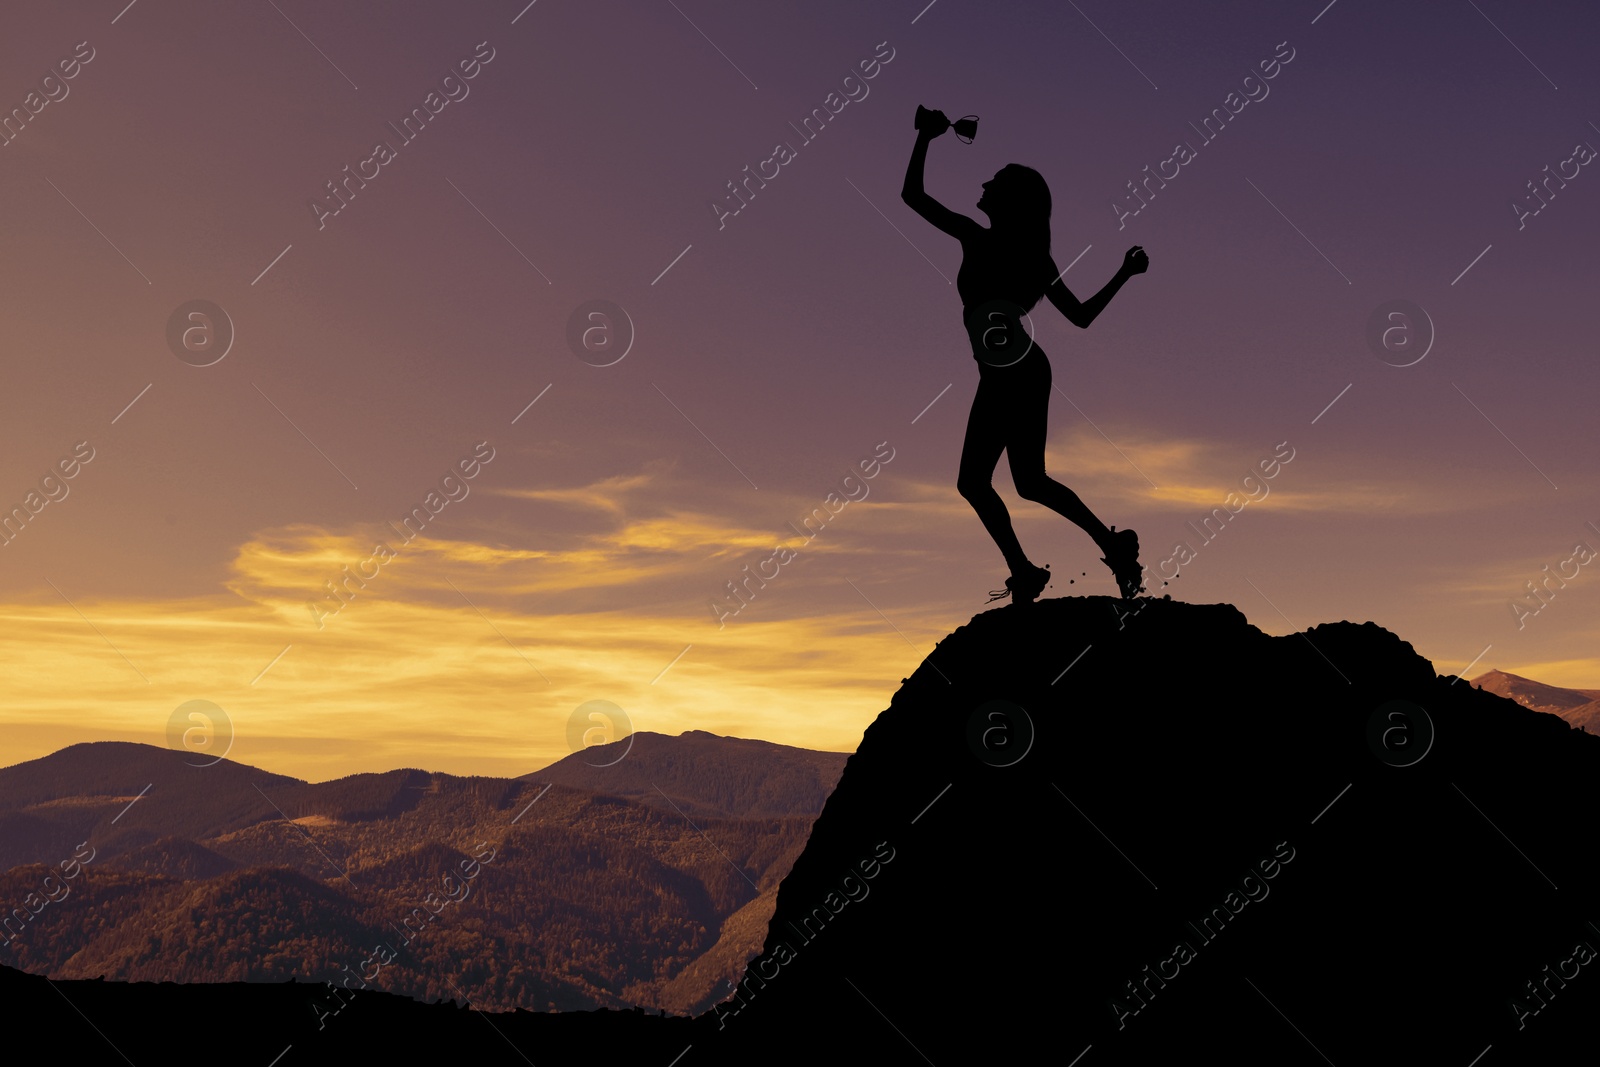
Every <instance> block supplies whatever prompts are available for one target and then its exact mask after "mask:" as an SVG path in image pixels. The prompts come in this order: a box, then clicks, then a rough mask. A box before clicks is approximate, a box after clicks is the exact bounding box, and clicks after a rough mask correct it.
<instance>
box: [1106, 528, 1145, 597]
mask: <svg viewBox="0 0 1600 1067" xmlns="http://www.w3.org/2000/svg"><path fill="white" fill-rule="evenodd" d="M1111 535H1112V538H1113V547H1112V549H1111V551H1110V552H1109V553H1108V554H1107V555H1105V556H1103V557H1102V558H1101V560H1100V562H1101V563H1104V564H1105V565H1106V566H1107V567H1110V568H1111V574H1112V576H1113V577H1114V578H1116V580H1117V590H1118V591H1119V592H1120V593H1121V594H1122V597H1123V599H1124V600H1132V599H1133V598H1134V597H1136V596H1138V595H1139V594H1140V593H1142V592H1144V568H1143V567H1141V566H1139V535H1138V534H1136V533H1134V532H1133V531H1132V530H1118V529H1117V528H1116V527H1115V526H1113V527H1111Z"/></svg>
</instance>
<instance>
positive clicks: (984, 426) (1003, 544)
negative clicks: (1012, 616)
mask: <svg viewBox="0 0 1600 1067" xmlns="http://www.w3.org/2000/svg"><path fill="white" fill-rule="evenodd" d="M979 369H980V377H979V379H978V392H977V394H976V395H975V396H974V397H973V398H972V411H971V413H970V414H969V415H968V416H967V436H966V439H965V440H964V441H962V444H961V471H960V473H959V474H958V475H957V476H956V491H957V492H959V493H960V494H961V495H962V496H963V497H965V498H966V500H967V503H969V504H971V505H972V510H974V511H976V512H977V513H978V518H979V519H981V520H982V521H983V526H984V529H986V530H988V531H989V536H990V537H992V538H994V543H995V544H996V545H998V546H1000V552H1001V554H1002V555H1004V556H1005V558H1006V564H1007V566H1009V567H1010V568H1011V573H1012V574H1021V573H1023V571H1024V570H1025V569H1026V568H1027V567H1028V566H1029V564H1028V557H1027V556H1026V555H1024V554H1023V551H1022V545H1021V544H1020V543H1019V542H1018V541H1017V534H1016V531H1015V530H1013V529H1012V528H1011V515H1010V513H1009V512H1007V511H1006V505H1005V501H1003V500H1001V499H1000V494H999V493H997V492H995V491H994V484H993V478H994V469H995V466H996V465H997V464H998V463H999V462H1000V453H1001V452H1002V451H1003V450H1004V449H1005V447H1006V438H1007V425H1008V424H1009V423H1010V421H1011V419H1012V417H1013V416H1012V412H1011V409H1012V407H1013V406H1014V404H1015V403H1016V397H1015V396H1014V394H1015V392H1016V390H1015V389H1014V388H1008V385H1009V383H1011V382H1014V381H1015V380H1016V379H1015V377H1014V376H1013V377H1011V378H1006V377H1003V375H1005V374H1006V373H1007V372H1008V371H1011V370H1013V369H1014V368H1011V367H994V368H989V367H981V366H980V368H979Z"/></svg>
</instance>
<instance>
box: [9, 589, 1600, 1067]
mask: <svg viewBox="0 0 1600 1067" xmlns="http://www.w3.org/2000/svg"><path fill="white" fill-rule="evenodd" d="M1142 603H1143V604H1144V606H1143V607H1142V608H1141V609H1139V610H1138V611H1137V612H1135V613H1129V610H1128V606H1127V605H1125V604H1122V603H1121V602H1117V601H1112V600H1110V599H1107V598H1099V597H1088V598H1064V599H1056V600H1047V601H1043V602H1041V603H1039V604H1036V605H1032V606H1029V607H1026V608H1018V607H1014V606H1013V607H1005V608H1001V609H997V610H994V611H990V612H988V613H985V614H983V615H980V616H978V617H977V618H975V619H974V620H973V621H972V622H971V623H970V624H968V625H966V626H963V627H961V628H960V629H958V630H957V631H956V632H955V633H954V634H952V635H951V636H950V637H948V638H946V639H945V640H944V641H943V642H941V643H940V644H939V645H938V646H937V647H936V648H935V649H934V651H933V653H932V654H931V655H930V656H929V657H928V659H927V660H926V661H925V662H924V663H923V664H922V665H921V666H920V667H919V668H918V670H917V671H916V672H915V673H914V674H913V675H912V677H911V678H910V679H908V680H907V681H906V682H905V684H904V685H903V686H902V687H901V689H900V690H899V692H897V693H896V694H895V696H894V698H893V701H892V703H891V705H890V707H889V708H888V710H886V711H885V712H884V713H883V714H882V715H880V716H879V718H878V719H877V721H876V722H875V723H874V724H873V725H872V726H871V727H870V728H869V729H868V730H867V732H866V734H865V736H864V738H863V741H862V744H861V746H860V748H859V749H858V750H857V752H856V753H854V754H853V755H852V756H851V757H850V758H849V761H848V763H847V764H846V766H845V769H844V773H843V775H842V777H841V778H840V780H839V784H838V786H837V788H836V789H835V790H834V792H833V793H832V795H831V796H830V797H829V799H828V801H827V805H826V807H825V808H824V810H823V813H822V815H821V816H820V817H819V818H818V819H817V821H816V824H815V827H814V829H813V832H812V834H811V837H810V840H809V841H808V843H807V845H806V848H805V851H804V853H803V854H802V855H801V856H800V858H799V859H798V860H797V861H796V862H795V864H794V866H793V869H792V870H791V872H790V873H789V875H788V877H787V878H785V879H784V881H783V882H782V885H781V887H780V889H779V891H778V896H777V901H776V910H775V913H774V915H773V918H772V921H771V923H770V925H769V927H768V929H767V935H766V941H765V944H764V948H763V951H762V953H761V955H760V956H758V957H757V958H756V959H754V960H753V961H752V962H751V964H750V966H749V967H748V968H747V969H746V971H745V976H744V979H743V981H742V983H741V984H740V986H739V987H738V989H737V991H736V995H734V996H732V997H731V998H730V999H727V1000H725V1001H723V1002H722V1003H720V1004H719V1005H718V1006H717V1007H716V1008H715V1009H714V1010H713V1011H711V1012H708V1013H707V1014H705V1015H702V1016H700V1017H699V1018H697V1019H694V1020H687V1019H655V1018H646V1017H642V1016H640V1015H637V1014H634V1013H617V1012H609V1013H606V1012H602V1013H562V1014H556V1015H534V1014H528V1013H516V1014H495V1015H492V1016H488V1017H487V1018H490V1019H492V1022H493V1026H492V1028H491V1027H490V1026H486V1025H484V1021H485V1020H484V1019H483V1018H478V1019H475V1018H472V1015H473V1014H475V1013H473V1012H470V1011H466V1010H462V1009H460V1008H457V1007H453V1006H440V1005H419V1004H415V1003H412V1002H409V1001H403V1000H400V999H399V998H394V997H388V996H385V995H382V994H372V993H362V994H356V995H355V997H354V998H353V1000H352V1001H351V1003H350V1004H349V1008H348V1010H343V1009H341V1010H340V1011H339V1013H338V1014H337V1016H336V1017H334V1016H330V1017H328V1019H327V1021H326V1025H325V1027H321V1026H319V1025H317V1023H320V1022H322V1021H323V1020H322V1019H321V1018H320V1017H315V1016H314V1015H313V1013H312V1012H310V1011H307V1010H306V1009H305V1006H304V1004H303V1003H302V1002H304V1001H305V1000H306V999H307V998H308V996H309V995H310V994H309V993H308V992H304V991H303V990H305V988H306V987H294V986H283V985H278V986H211V987H155V986H147V985H132V986H118V985H117V984H115V983H94V982H61V983H57V986H58V989H57V990H56V991H55V992H56V993H63V994H64V995H65V996H70V998H71V1002H72V1007H70V1008H69V1006H68V1005H67V1004H66V1003H64V1002H63V997H62V996H56V995H55V993H53V992H51V991H49V990H45V989H44V988H43V979H34V978H32V977H31V976H16V975H14V974H0V995H5V996H6V997H7V998H8V1002H9V1003H11V1004H12V1005H13V1006H14V1007H15V1008H16V1010H17V1011H18V1012H19V1017H22V1016H25V1017H27V1018H30V1019H31V1020H33V1021H34V1023H35V1024H36V1025H37V1026H40V1027H50V1028H59V1030H58V1029H51V1030H50V1031H49V1032H62V1033H66V1032H69V1030H68V1027H76V1028H77V1029H76V1030H72V1031H70V1032H73V1033H77V1032H79V1031H83V1032H84V1040H82V1041H80V1042H78V1043H77V1046H76V1047H77V1048H79V1049H80V1050H83V1051H82V1054H83V1055H85V1056H88V1057H89V1058H87V1059H80V1060H79V1062H121V1060H120V1059H119V1058H118V1057H117V1056H114V1055H112V1054H111V1053H110V1050H109V1049H108V1048H105V1047H102V1046H101V1045H100V1043H99V1038H96V1037H95V1036H94V1035H93V1034H92V1033H89V1032H87V1031H84V1028H83V1027H82V1025H81V1019H79V1018H78V1017H77V1016H76V1014H75V1010H76V1009H81V1010H82V1011H83V1012H84V1013H85V1014H86V1015H88V1016H89V1017H90V1018H93V1019H94V1020H95V1021H96V1024H97V1026H98V1028H99V1029H100V1030H102V1031H103V1032H104V1034H105V1036H106V1037H107V1038H109V1039H111V1040H116V1041H118V1043H119V1046H120V1047H121V1048H122V1050H123V1051H125V1052H126V1053H127V1055H128V1056H129V1057H130V1058H131V1059H132V1060H133V1061H134V1062H145V1061H146V1060H148V1061H150V1062H166V1063H180V1062H214V1056H215V1050H216V1049H217V1048H218V1047H222V1044H221V1043H222V1042H223V1041H225V1040H227V1039H228V1037H229V1036H230V1035H237V1034H238V1033H244V1032H248V1033H251V1034H253V1035H257V1036H256V1037H255V1038H254V1039H253V1040H254V1041H255V1043H256V1044H257V1045H258V1046H259V1047H260V1048H261V1049H263V1050H265V1052H266V1055H264V1056H263V1057H262V1062H266V1061H267V1060H269V1059H270V1058H271V1056H272V1055H274V1054H276V1053H277V1051H278V1049H280V1048H282V1047H284V1046H285V1045H290V1044H292V1046H293V1053H292V1055H293V1056H294V1057H296V1058H297V1061H298V1062H346V1061H345V1060H343V1059H341V1058H340V1057H345V1056H348V1055H350V1054H353V1053H356V1052H359V1053H360V1054H362V1055H368V1056H370V1055H372V1054H375V1053H385V1054H387V1053H394V1054H397V1055H403V1056H407V1057H410V1058H408V1059H406V1060H405V1062H412V1060H414V1059H415V1058H416V1057H418V1056H419V1055H422V1054H427V1053H430V1052H435V1051H437V1052H444V1053H447V1054H450V1055H453V1056H456V1057H462V1056H468V1057H471V1056H477V1055H480V1054H481V1055H483V1056H484V1057H486V1058H490V1057H493V1059H492V1062H521V1060H520V1059H519V1058H517V1056H516V1055H515V1054H513V1052H512V1050H511V1049H506V1048H505V1047H504V1046H505V1044H507V1043H509V1044H511V1045H513V1046H514V1048H515V1049H516V1051H517V1052H519V1053H521V1054H522V1056H523V1057H524V1058H526V1059H528V1060H529V1061H530V1062H537V1063H539V1064H541V1067H542V1065H545V1064H566V1063H572V1064H578V1063H582V1064H592V1063H594V1062H596V1056H597V1055H598V1056H599V1057H600V1060H601V1061H602V1062H641V1063H643V1062H654V1063H662V1064H666V1063H675V1064H678V1065H679V1067H699V1065H702V1064H714V1063H716V1064H720V1063H780V1064H806V1065H811V1064H832V1063H874V1064H878V1063H884V1064H922V1063H933V1064H938V1065H939V1067H948V1065H951V1064H972V1063H980V1064H984V1065H986V1067H987V1065H989V1064H995V1065H998V1064H1010V1063H1017V1062H1036V1061H1046V1062H1053V1063H1060V1064H1080V1065H1081V1067H1097V1065H1100V1064H1109V1063H1117V1064H1147V1063H1150V1064H1155V1063H1159V1064H1169V1063H1190V1062H1212V1061H1215V1062H1248V1063H1268V1064H1273V1065H1274V1067H1277V1065H1294V1064H1317V1065H1325V1064H1328V1063H1332V1064H1336V1065H1338V1067H1346V1065H1353V1064H1361V1065H1370V1064H1391V1063H1392V1064H1407V1065H1411V1064H1418V1063H1440V1064H1460V1065H1463V1067H1465V1065H1469V1064H1472V1063H1474V1062H1475V1058H1476V1057H1480V1056H1482V1057H1483V1058H1482V1059H1481V1060H1476V1062H1479V1063H1481V1064H1482V1065H1483V1067H1493V1065H1495V1064H1509V1063H1518V1064H1522V1063H1551V1062H1565V1058H1564V1057H1563V1055H1562V1054H1563V1053H1565V1052H1566V1051H1567V1050H1569V1049H1573V1048H1592V1023H1593V1019H1594V1017H1595V1013H1594V1010H1595V1007H1596V1006H1597V1004H1600V974H1596V973H1594V972H1596V971H1600V960H1597V957H1596V949H1597V948H1600V926H1596V925H1594V922H1600V899H1597V895H1600V894H1597V889H1600V857H1597V854H1596V851H1595V849H1594V847H1593V844H1592V836H1591V835H1590V834H1588V833H1586V832H1585V831H1586V830H1587V829H1588V824H1589V818H1588V812H1589V810H1590V809H1591V807H1592V800H1591V796H1592V793H1593V791H1594V783H1595V782H1596V780H1597V777H1600V737H1594V736H1591V735H1589V734H1586V733H1584V732H1583V731H1581V730H1576V729H1573V728H1571V727H1570V726H1569V725H1568V724H1567V723H1565V722H1563V721H1562V720H1560V719H1559V718H1556V717H1553V716H1550V715H1544V714H1540V713H1537V712H1534V711H1532V710H1529V709H1527V708H1524V707H1521V706H1519V705H1517V704H1515V703H1513V702H1511V701H1508V700H1504V699H1502V698H1500V697H1498V696H1495V695H1492V694H1490V693H1486V692H1483V691H1482V690H1478V689H1474V688H1473V687H1472V686H1471V685H1469V684H1467V683H1465V682H1463V681H1461V680H1459V679H1455V678H1451V677H1444V678H1441V677H1439V676H1437V675H1436V674H1435V672H1434V670H1433V667H1432V665H1431V664H1429V663H1428V662H1427V661H1426V660H1423V659H1422V658H1421V657H1419V656H1417V655H1416V653H1415V652H1414V651H1413V650H1412V649H1411V647H1410V646H1409V645H1407V644H1405V643H1404V642H1403V641H1401V640H1400V639H1399V638H1398V637H1396V636H1394V635H1393V634H1390V633H1388V632H1387V631H1384V630H1382V629H1380V628H1378V627H1376V626H1374V625H1372V624H1370V623H1369V624H1363V625H1357V624H1353V623H1333V624H1328V625H1322V626H1318V627H1315V628H1313V629H1311V630H1309V631H1307V632H1305V633H1303V634H1291V635H1288V636H1284V637H1271V636H1268V635H1266V634H1264V633H1262V632H1261V631H1259V630H1257V629H1255V628H1254V627H1252V626H1250V625H1249V624H1248V622H1247V621H1246V620H1245V618H1244V616H1243V615H1242V614H1241V613H1240V612H1239V611H1238V610H1237V609H1235V608H1233V607H1230V606H1227V605H1192V604H1184V603H1177V602H1171V601H1146V602H1142ZM316 995H317V996H318V997H319V998H320V999H321V1000H323V1001H328V1000H329V998H330V997H331V996H333V994H332V992H331V991H328V990H323V989H320V988H319V989H318V990H317V991H316ZM152 1017H161V1018H169V1019H173V1018H176V1019H184V1020H186V1023H185V1026H184V1028H183V1029H182V1031H181V1032H177V1031H174V1032H172V1033H170V1034H164V1033H162V1032H160V1031H158V1030H152V1029H151V1028H150V1027H149V1026H148V1024H147V1020H148V1019H149V1018H152ZM190 1021H192V1023H191V1022H190ZM213 1031H214V1032H213ZM1580 1042H1581V1044H1580ZM269 1046H270V1047H269ZM96 1051H99V1052H101V1053H105V1055H104V1056H103V1057H102V1058H101V1059H99V1060H96V1059H94V1058H93V1053H94V1052H96ZM1486 1052H1487V1055H1485V1053H1486ZM191 1053H192V1055H191ZM285 1062H288V1061H287V1060H286V1061H285Z"/></svg>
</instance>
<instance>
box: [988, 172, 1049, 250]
mask: <svg viewBox="0 0 1600 1067" xmlns="http://www.w3.org/2000/svg"><path fill="white" fill-rule="evenodd" d="M978 207H979V209H981V210H982V211H983V213H984V214H986V215H988V216H989V221H990V222H992V223H994V224H995V225H996V226H1004V227H1005V228H1006V229H1038V230H1041V231H1043V233H1044V234H1045V240H1046V241H1047V242H1048V241H1049V239H1050V237H1049V234H1050V186H1048V185H1047V184H1045V180H1044V175H1042V174H1040V173H1039V172H1038V171H1036V170H1034V169H1033V168H1032V167H1024V166H1023V165H1022V164H1020V163H1008V164H1007V165H1006V166H1004V167H1001V168H1000V170H999V171H997V172H996V173H995V176H994V177H993V178H990V179H989V180H988V181H986V182H984V183H983V196H981V197H980V198H979V199H978Z"/></svg>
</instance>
